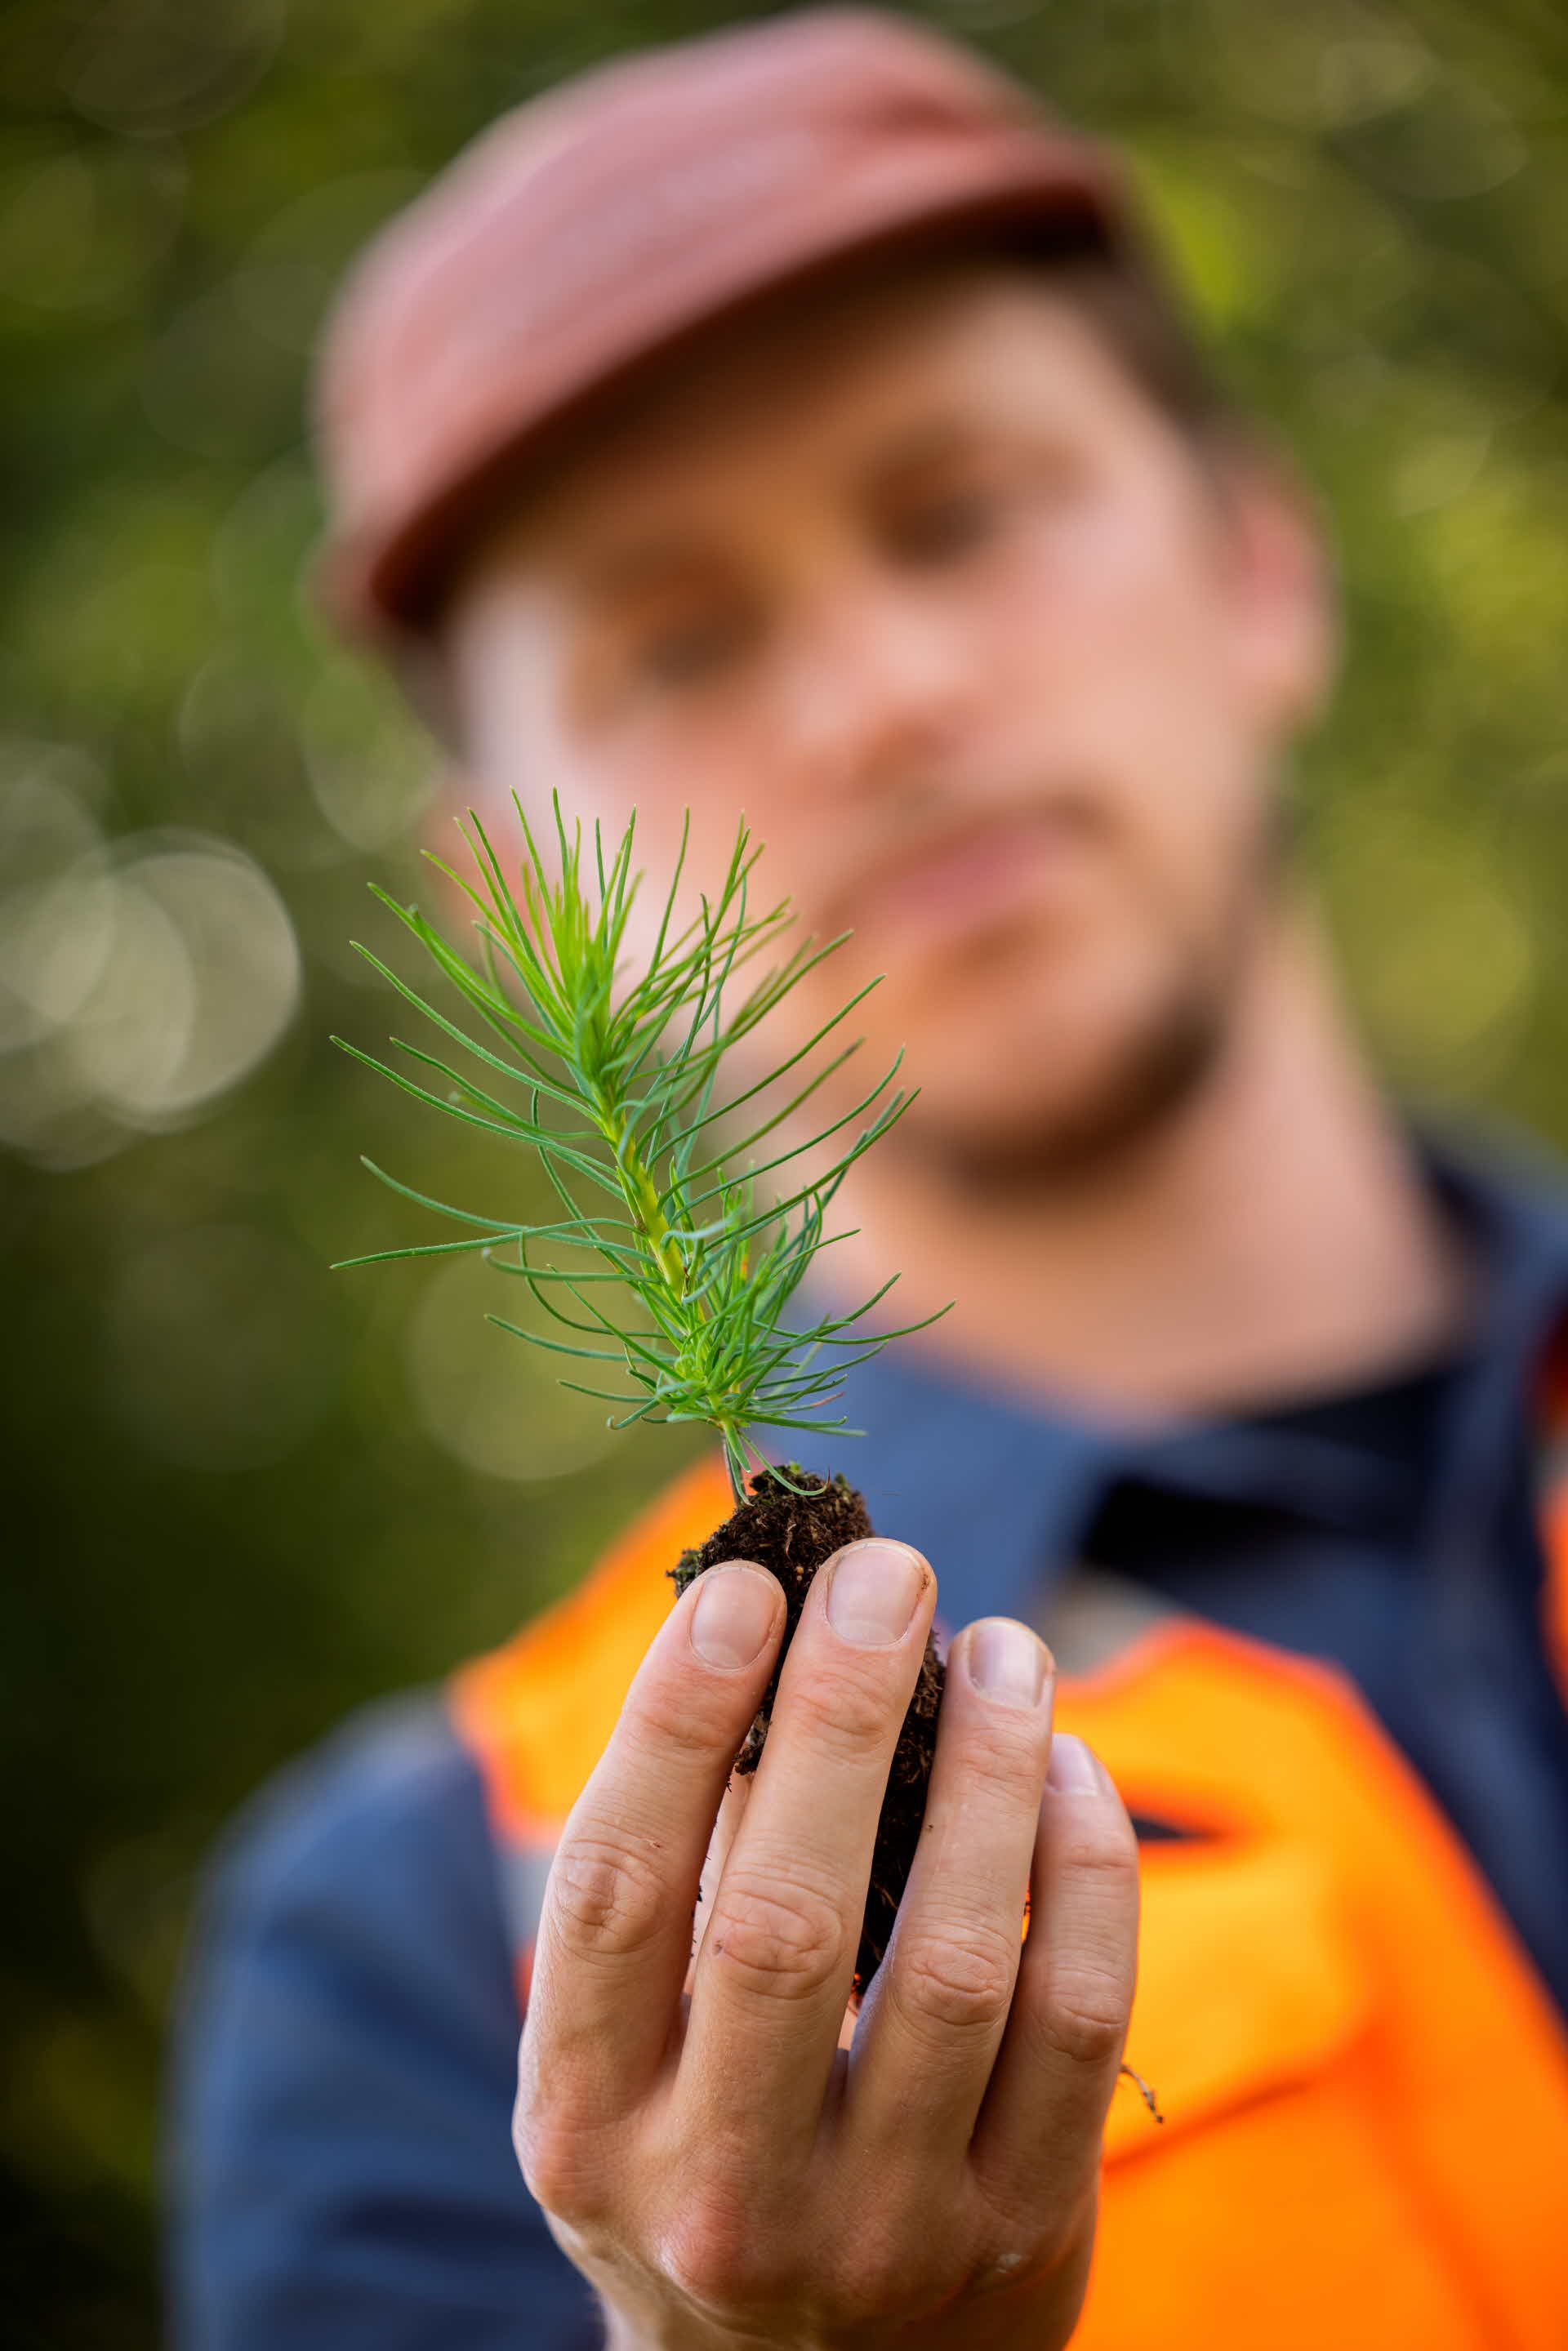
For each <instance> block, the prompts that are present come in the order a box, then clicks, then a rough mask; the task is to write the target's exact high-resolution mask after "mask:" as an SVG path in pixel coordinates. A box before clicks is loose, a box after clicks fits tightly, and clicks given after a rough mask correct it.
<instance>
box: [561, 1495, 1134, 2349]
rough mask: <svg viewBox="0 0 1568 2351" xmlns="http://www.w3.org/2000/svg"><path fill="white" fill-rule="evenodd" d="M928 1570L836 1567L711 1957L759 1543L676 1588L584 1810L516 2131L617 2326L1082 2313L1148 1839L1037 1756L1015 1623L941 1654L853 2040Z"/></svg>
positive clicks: (864, 2328) (743, 1706)
mask: <svg viewBox="0 0 1568 2351" xmlns="http://www.w3.org/2000/svg"><path fill="white" fill-rule="evenodd" d="M935 1604H936V1579H935V1577H934V1576H933V1574H932V1573H931V1570H930V1568H929V1567H928V1566H927V1564H926V1562H925V1560H923V1559H922V1558H921V1557H920V1555H919V1553H918V1552H913V1551H911V1550H909V1549H907V1548H906V1547H905V1546H904V1544H902V1543H894V1542H887V1541H881V1540H876V1539H873V1540H871V1541H865V1542H858V1543H852V1544H850V1545H848V1546H847V1547H846V1549H845V1550H843V1551H841V1552H839V1553H838V1554H837V1556H836V1557H835V1558H834V1559H833V1560H832V1561H831V1562H829V1563H828V1565H827V1566H826V1567H825V1568H824V1569H823V1570H822V1571H821V1573H820V1574H819V1575H818V1577H817V1579H816V1581H815V1583H814V1584H813V1585H812V1588H811V1591H810V1595H809V1598H808V1600H807V1604H806V1607H805V1611H804V1614H803V1615H802V1617H801V1621H800V1628H799V1630H798V1632H797V1634H796V1636H795V1639H794V1642H793V1643H792V1645H791V1647H790V1651H789V1657H788V1659H787V1660H786V1663H785V1667H784V1672H783V1675H782V1677H781V1678H780V1684H779V1695H778V1699H777V1703H776V1704H775V1707H774V1709H773V1716H772V1721H771V1725H770V1727H769V1729H768V1744H767V1748H766V1750H765V1751H764V1754H763V1759H762V1762H761V1765H760V1767H759V1768H758V1772H757V1775H756V1778H755V1780H754V1781H753V1782H751V1783H750V1785H749V1789H748V1800H747V1802H746V1804H745V1806H744V1808H742V1809H737V1810H736V1812H735V1814H734V1820H733V1833H732V1834H731V1835H730V1836H729V1838H728V1841H727V1846H724V1847H723V1848H722V1863H721V1864H718V1863H717V1862H716V1865H715V1866H714V1867H713V1868H711V1869H710V1871H709V1884H708V1886H707V1889H706V1898H705V1902H704V1905H703V1907H704V1910H705V1913H706V1920H705V1932H704V1935H703V1940H702V1945H701V1949H700V1950H699V1952H698V1955H697V1958H696V1960H695V1965H693V1964H692V1963H691V1947H692V1927H693V1915H694V1910H695V1904H696V1896H697V1889H698V1885H699V1881H700V1880H701V1878H702V1873H703V1868H704V1863H705V1858H706V1856H707V1855H708V1851H709V1845H710V1840H712V1839H713V1838H714V1832H715V1823H716V1815H717V1814H718V1812H719V1807H720V1803H721V1800H722V1799H723V1798H724V1794H725V1787H726V1782H727V1776H728V1772H729V1768H730V1765H731V1763H732V1761H734V1758H735V1754H736V1751H737V1748H738V1747H739V1744H740V1741H741V1740H742V1738H743V1737H744V1735H745V1732H746V1729H747V1725H748V1723H749V1722H750V1720H751V1719H752V1716H753V1715H754V1714H755V1712H756V1710H757V1708H758V1703H759V1701H760V1699H761V1697H762V1693H763V1691H764V1689H765V1687H767V1683H768V1676H769V1674H770V1672H771V1670H772V1667H773V1661H774V1658H775V1656H776V1655H777V1652H778V1646H779V1637H780V1635H781V1633H782V1630H783V1625H784V1598H783V1594H782V1593H781V1592H780V1590H779V1586H778V1584H777V1583H775V1582H774V1580H773V1578H772V1577H771V1576H769V1575H768V1574H767V1573H765V1572H764V1571H763V1570H762V1569H760V1568H757V1567H750V1566H747V1565H743V1564H731V1565H727V1566H723V1567H715V1568H711V1569H710V1570H709V1571H708V1572H707V1573H706V1574H705V1575H704V1576H702V1577H701V1578H699V1580H698V1581H697V1582H696V1583H695V1584H694V1585H693V1586H692V1587H691V1588H690V1589H689V1590H688V1591H687V1592H686V1593H685V1594H684V1595H683V1596H682V1598H681V1600H680V1601H679V1602H678V1603H677V1604H676V1606H675V1607H674V1609H673V1610H672V1612H671V1614H670V1617H669V1619H668V1621H667V1623H666V1624H665V1625H664V1626H663V1627H662V1628H661V1630H660V1632H659V1634H658V1635H657V1637H656V1639H655V1640H654V1642H653V1646H652V1647H651V1648H650V1649H649V1652H648V1655H647V1656H646V1657H645V1659H644V1660H643V1665H642V1667H641V1668H640V1670H639V1672H638V1675H637V1678H636V1680H635V1682H634V1683H633V1684H632V1690H631V1693H630V1695H629V1696H628V1698H627V1701H626V1705H625V1708H624V1710H623V1711H622V1717H621V1719H620V1722H619V1723H618V1725H617V1727H616V1729H615V1732H614V1735H613V1736H612V1740H611V1741H610V1744H609V1746H608V1748H607V1749H606V1750H605V1752H604V1755H603V1757H602V1759H601V1762H600V1764H599V1766H598V1769H597V1770H596V1771H595V1772H594V1774H593V1777H592V1778H591V1781H590V1782H589V1783H588V1786H587V1788H586V1789H585V1791H584V1792H583V1795H582V1797H581V1799H580V1802H579V1803H578V1804H577V1806H576V1808H575V1809H574V1811H573V1812H572V1814H571V1817H570V1820H569V1821H568V1823H567V1824H566V1829H565V1832H564V1834H563V1835H562V1838H561V1843H560V1847H559V1853H558V1855H557V1856H556V1861H555V1865H554V1867H553V1869H552V1871H551V1874H550V1879H549V1891H548V1893H547V1895H546V1898H545V1904H544V1914H543V1917H542V1919H541V1922H540V1927H539V1938H538V1950H537V1954H536V1959H535V1968H534V1978H533V1991H532V1997H531V2000H530V2003H529V2009H528V2022H527V2026H526V2029H525V2031H524V2033H523V2042H522V2053H521V2064H520V2083H519V2089H518V2095H517V2131H516V2136H517V2154H518V2158H519V2160H520V2161H521V2164H522V2167H523V2172H524V2176H525V2178H526V2179H527V2180H528V2186H529V2188H530V2189H531V2190H532V2192H533V2194H534V2195H535V2196H536V2197H537V2198H538V2201H539V2203H540V2204H541V2205H542V2206H543V2208H544V2210H545V2212H546V2215H547V2216H548V2218H549V2223H550V2226H551V2228H552V2230H553V2231H554V2233H555V2235H556V2237H557V2239H558V2241H559V2243H560V2244H561V2245H562V2246H563V2247H564V2249H565V2251H566V2252H567V2253H568V2254H569V2255H570V2258H571V2259H572V2260H573V2261H574V2262H576V2263H577V2265H578V2267H579V2268H580V2270H582V2272H583V2273H585V2275H586V2276H587V2277H588V2278H589V2279H590V2280H591V2282H592V2283H593V2284H594V2286H595V2287H596V2288H597V2289H598V2291H599V2294H600V2295H601V2300H602V2301H603V2304H604V2306H605V2310H606V2314H607V2316H608V2320H609V2325H610V2328H611V2336H612V2343H614V2344H615V2345H617V2346H625V2351H630V2346H661V2351H688V2346H689V2351H724V2346H730V2345H734V2344H741V2343H744V2344H745V2345H747V2346H765V2345H779V2346H790V2351H816V2346H845V2347H846V2351H848V2346H854V2351H860V2346H867V2351H873V2346H883V2345H891V2344H894V2343H896V2344H898V2345H899V2346H901V2351H902V2346H917V2351H946V2346H953V2351H958V2346H962V2351H1008V2346H1014V2345H1016V2346H1019V2351H1022V2346H1029V2351H1051V2346H1059V2345H1061V2344H1064V2343H1065V2342H1066V2341H1067V2339H1068V2337H1069V2335H1071V2332H1072V2328H1073V2325H1074V2324H1075V2322H1076V2319H1077V2316H1078V2312H1079V2308H1080V2305H1081V2303H1082V2296H1083V2291H1084V2286H1085V2283H1086V2280H1087V2276H1088V2268H1089V2256H1090V2252H1091V2248H1092V2241H1093V2231H1094V2211H1095V2192H1096V2185H1097V2180H1098V2176H1099V2160H1100V2143H1101V2134H1102V2131H1103V2125H1104V2119H1105V2111H1106V2107H1107V2105H1109V2102H1110V2097H1111V2092H1112V2089H1113V2085H1114V2082H1115V2078H1116V2070H1117V2066H1118V2064H1119V2062H1120V2059H1121V2053H1122V2044H1123V2041H1124V2036H1125V2032H1126V2026H1127V2019H1128V2014H1129V2011H1130V2009H1131V2006H1132V1996H1133V1979H1134V1952H1135V1944H1136V1934H1137V1855H1136V1847H1135V1844H1134V1837H1133V1833H1132V1828H1131V1824H1130V1823H1129V1822H1128V1819H1127V1815H1126V1813H1125V1812H1124V1810H1123V1807H1122V1804H1121V1802H1120V1800H1119V1799H1118V1797H1117V1795H1116V1792H1115V1791H1114V1789H1113V1786H1112V1784H1111V1782H1110V1779H1109V1777H1108V1775H1107V1774H1106V1772H1105V1771H1104V1770H1103V1766H1101V1765H1100V1763H1099V1762H1098V1761H1096V1760H1095V1759H1094V1758H1093V1757H1092V1755H1091V1754H1090V1752H1089V1750H1087V1749H1086V1748H1085V1747H1083V1746H1082V1743H1081V1742H1079V1741H1077V1740H1069V1739H1066V1738H1062V1739H1060V1740H1057V1742H1056V1745H1055V1749H1054V1752H1052V1750H1051V1657H1050V1655H1049V1652H1048V1651H1047V1650H1046V1649H1045V1647H1044V1646H1043V1645H1042V1644H1041V1643H1040V1641H1039V1640H1038V1639H1037V1638H1036V1637H1035V1635H1034V1634H1033V1633H1031V1632H1030V1631H1029V1630H1028V1628H1027V1627H1025V1626H1023V1625H1015V1624H1012V1623H1010V1622H1009V1621H1008V1620H1006V1619H1003V1618H990V1619H987V1620H984V1621H983V1622H981V1623H979V1624H977V1625H969V1626H967V1628H966V1630H965V1631H964V1632H963V1633H961V1634H960V1635H958V1637H957V1638H956V1640H955V1641H954V1643H953V1645H952V1650H951V1654H950V1656H949V1659H948V1673H947V1681H946V1694H945V1696H944V1698H943V1704H942V1714H941V1720H940V1725H939V1736H938V1741H937V1748H936V1763H935V1767H934V1771H933V1774H932V1780H931V1788H930V1794H929V1799H928V1802H927V1806H926V1813H925V1834H924V1836H923V1837H922V1840H921V1844H920V1849H919V1852H918V1854H917V1855H916V1857H915V1867H914V1870H913V1873H912V1875H911V1876H910V1880H909V1886H908V1889H907V1891H906V1893H905V1894H904V1900H903V1904H902V1907H901V1908H900V1911H899V1915H898V1922H897V1926H896V1928H895V1930H894V1937H893V1940H892V1943H891V1944H890V1946H889V1949H888V1952H887V1956H886V1958H885V1959H883V1964H882V1967H881V1968H880V1970H878V1973H877V1976H876V1978H875V1980H874V1981H873V1985H872V1988H871V1991H870V1992H869V1993H868V1995H867V1997H866V2000H865V2002H864V2005H863V2008H862V2011H861V2013H860V2015H859V2018H858V2020H857V2021H856V2022H855V2023H854V2027H853V2033H852V2041H851V2042H850V2045H849V2046H848V2047H847V2048H844V2047H841V2039H847V2038H848V2037H849V2036H848V2035H847V2033H846V2032H844V2026H845V2015H846V2007H847V2003H848V2001H849V1999H850V1993H851V1986H852V1975H853V1970H854V1961H855V1951H856V1944H857V1939H858V1936H859V1930H860V1919H861V1914H862V1908H863V1906H864V1900H865V1890H866V1883H867V1879H868V1877H869V1876H870V1869H871V1857H872V1847H873V1842H874V1839H875V1835H876V1824H877V1815H878V1812H879V1810H880V1807H881V1802H882V1796H883V1789H884V1787H885V1785H886V1782H887V1774H888V1767H889V1763H890V1761H891V1759H892V1756H893V1751H894V1745H895V1743H896V1740H897V1738H898V1732H899V1728H900V1725H901V1723H902V1721H903V1719H904V1708H905V1707H906V1705H907V1704H908V1701H909V1697H910V1693H911V1691H912V1690H913V1688H914V1686H915V1674H916V1671H917V1668H918V1666H919V1661H920V1656H921V1652H922V1649H923V1647H924V1645H925V1636H926V1632H927V1628H928V1626H929V1625H930V1621H931V1614H932V1611H933V1608H934V1607H935ZM1048 1758H1049V1759H1050V1763H1051V1768H1050V1771H1049V1774H1048V1771H1047V1762H1048ZM720 1851H721V1847H720V1846H719V1845H716V1846H715V1853H716V1855H718V1854H719V1852H720ZM1026 1892H1028V1893H1029V1894H1030V1899H1031V1913H1030V1916H1031V1926H1030V1934H1029V1936H1028V1938H1027V1940H1025V1941H1023V1943H1022V1945H1021V1949H1020V1939H1019V1930H1020V1926H1021V1922H1022V1918H1023V1913H1024V1906H1025V1896H1026Z"/></svg>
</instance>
